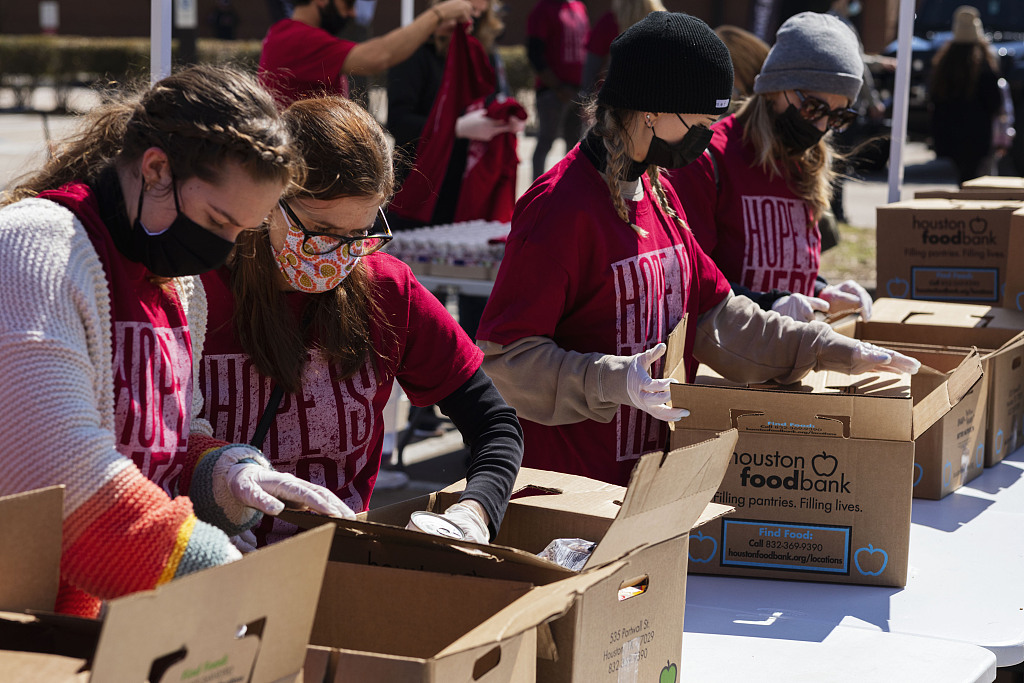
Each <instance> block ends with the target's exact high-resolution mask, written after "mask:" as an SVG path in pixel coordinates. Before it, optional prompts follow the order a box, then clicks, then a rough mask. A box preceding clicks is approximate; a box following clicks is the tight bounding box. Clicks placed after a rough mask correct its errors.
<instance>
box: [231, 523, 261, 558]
mask: <svg viewBox="0 0 1024 683" xmlns="http://www.w3.org/2000/svg"><path fill="white" fill-rule="evenodd" d="M228 540H229V541H231V545H233V546H235V547H236V548H238V550H240V551H241V553H242V554H243V555H245V554H246V553H251V552H252V551H254V550H256V534H254V533H253V532H252V529H247V530H245V531H243V532H242V533H240V534H238V535H237V536H232V537H231V538H229V539H228Z"/></svg>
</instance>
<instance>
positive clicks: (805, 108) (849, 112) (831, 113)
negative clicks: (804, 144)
mask: <svg viewBox="0 0 1024 683" xmlns="http://www.w3.org/2000/svg"><path fill="white" fill-rule="evenodd" d="M793 92H795V93H796V94H797V96H799V97H800V116H803V117H804V119H806V120H807V121H817V120H818V119H821V118H823V117H825V116H827V117H828V127H829V128H831V129H832V130H834V131H835V132H837V133H841V132H843V131H844V130H846V129H847V128H849V127H850V124H851V123H853V122H854V121H856V120H857V111H856V110H855V109H850V108H849V107H840V108H839V109H829V108H828V102H825V101H824V100H820V99H818V98H817V97H814V96H813V95H805V94H803V93H802V92H801V91H799V90H794V91H793ZM786 101H787V102H789V96H788V95H787V96H786ZM791 104H792V103H791Z"/></svg>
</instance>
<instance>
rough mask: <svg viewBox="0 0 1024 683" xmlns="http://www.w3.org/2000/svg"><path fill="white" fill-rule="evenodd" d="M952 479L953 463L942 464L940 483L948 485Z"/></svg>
mask: <svg viewBox="0 0 1024 683" xmlns="http://www.w3.org/2000/svg"><path fill="white" fill-rule="evenodd" d="M952 481H953V463H951V462H947V463H943V465H942V485H943V486H949V484H950V482H952Z"/></svg>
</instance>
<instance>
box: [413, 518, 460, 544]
mask: <svg viewBox="0 0 1024 683" xmlns="http://www.w3.org/2000/svg"><path fill="white" fill-rule="evenodd" d="M409 520H410V521H411V522H412V525H413V526H414V527H416V528H417V529H419V530H420V531H423V532H426V533H428V534H434V535H435V536H444V537H445V538H455V539H458V540H460V541H463V540H465V539H466V534H465V532H464V531H463V530H462V529H461V528H459V526H458V525H457V524H455V523H454V522H451V521H449V520H447V519H445V518H444V517H442V516H441V515H439V514H437V513H434V512H426V511H421V512H414V513H412V514H411V515H410V516H409Z"/></svg>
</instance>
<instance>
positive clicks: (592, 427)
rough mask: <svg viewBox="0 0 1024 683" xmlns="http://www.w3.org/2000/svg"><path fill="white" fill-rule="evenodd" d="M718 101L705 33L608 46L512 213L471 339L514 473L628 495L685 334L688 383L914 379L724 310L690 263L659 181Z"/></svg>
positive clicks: (701, 266)
mask: <svg viewBox="0 0 1024 683" xmlns="http://www.w3.org/2000/svg"><path fill="white" fill-rule="evenodd" d="M667 55H671V59H666V56H667ZM654 65H657V68H656V69H655V68H651V67H652V66H654ZM732 87H733V70H732V64H731V62H730V59H729V51H728V50H727V49H726V47H725V45H724V44H723V43H722V41H721V40H720V39H719V38H718V36H716V35H715V33H714V32H713V31H712V30H711V29H710V28H709V27H708V25H707V24H705V23H704V22H703V21H701V20H700V19H696V18H695V17H692V16H689V15H687V14H682V13H672V12H652V13H651V14H648V15H647V16H646V17H645V18H643V19H641V20H640V21H638V22H637V23H635V24H633V26H631V27H630V28H628V29H626V30H625V31H623V32H622V34H620V35H619V36H618V37H617V38H616V39H615V40H614V41H612V45H611V61H610V63H609V67H608V75H607V77H606V78H605V80H604V83H603V85H602V86H601V90H600V91H599V92H598V94H597V97H596V100H595V101H594V102H592V103H591V105H590V106H589V116H590V119H591V122H592V123H591V126H590V129H589V130H588V132H587V135H586V136H585V137H584V139H583V141H582V142H580V144H579V145H577V146H576V147H575V148H574V149H572V150H570V151H569V153H568V154H567V155H566V156H565V158H564V159H562V160H561V161H560V162H559V163H557V164H555V166H554V167H552V168H551V169H550V170H549V171H548V172H547V173H545V174H544V175H542V176H541V177H540V178H539V179H538V180H537V181H536V182H535V183H534V184H533V186H532V187H531V188H530V189H529V190H527V192H526V193H525V194H524V195H523V196H522V197H520V199H519V201H518V203H517V204H516V211H515V214H514V216H513V217H512V230H511V232H510V234H509V238H508V243H507V245H506V249H505V256H504V258H503V259H502V262H501V266H500V268H499V271H498V276H497V279H496V280H495V283H494V290H493V292H492V293H491V297H490V299H489V300H488V302H487V308H486V309H484V316H483V319H482V320H481V323H480V330H479V332H478V333H477V340H478V343H479V344H480V346H481V348H482V349H483V350H484V353H485V357H484V369H485V370H486V371H487V373H488V375H490V376H491V377H492V378H493V379H494V383H495V385H496V386H497V387H498V389H499V390H500V391H501V395H502V396H504V397H505V399H506V400H507V401H508V402H509V403H510V404H511V405H512V406H513V407H515V409H516V411H517V413H518V415H519V418H520V422H521V423H522V426H523V433H524V435H525V443H526V446H525V449H526V450H525V453H524V460H523V462H524V464H525V465H527V466H529V467H536V468H540V469H549V470H556V471H560V472H568V473H571V474H580V475H583V476H587V477H591V478H593V479H600V480H602V481H606V482H610V483H613V484H618V485H625V484H627V483H628V482H629V475H630V472H631V470H632V469H633V465H634V464H635V463H636V461H637V459H638V458H640V456H641V455H643V454H644V453H648V452H651V451H662V450H664V449H665V448H666V446H667V444H668V426H667V425H666V424H665V423H666V422H669V421H674V420H679V419H681V418H684V417H685V416H686V415H688V412H687V406H670V405H668V402H669V400H670V389H669V383H670V380H668V379H659V378H661V377H662V375H663V374H665V373H664V368H663V361H662V360H661V356H662V355H663V354H664V353H665V350H666V345H665V342H666V341H667V340H668V336H669V333H671V332H672V330H673V329H676V328H677V326H678V325H679V324H680V323H681V322H682V321H684V320H685V321H686V329H685V336H684V340H685V342H684V347H683V362H684V364H685V369H686V371H687V373H688V378H689V379H691V380H692V379H693V377H694V375H695V374H696V370H697V365H698V363H706V364H707V365H709V366H711V367H712V368H714V369H715V370H717V371H718V372H719V373H721V374H722V375H724V376H725V377H727V378H729V379H732V380H735V381H740V382H764V381H768V380H772V379H777V380H779V381H784V382H785V381H795V380H797V379H799V378H800V377H802V376H803V375H804V374H806V373H807V372H808V371H809V370H812V369H841V370H844V371H847V372H854V373H856V372H868V371H872V370H876V369H880V368H883V369H888V370H894V371H901V370H907V371H913V370H914V368H915V365H916V361H914V360H913V359H909V358H906V357H905V356H901V355H900V354H898V353H894V352H891V351H886V350H884V349H879V348H877V347H872V346H870V345H866V344H864V343H863V342H857V341H855V340H853V339H849V338H845V337H842V336H841V335H839V334H837V333H835V332H834V331H833V330H832V329H831V328H830V327H829V326H828V325H826V324H824V323H820V322H812V323H800V322H796V321H795V320H792V319H790V318H786V317H783V316H780V315H778V314H777V313H773V312H770V311H768V312H766V311H763V310H761V309H760V308H758V307H757V306H756V305H755V304H754V303H753V302H751V301H750V300H749V299H747V298H745V297H742V296H734V295H733V293H732V292H731V290H730V287H729V283H728V281H727V280H726V279H725V277H723V275H722V273H721V271H719V269H718V267H717V266H716V265H715V264H714V262H713V261H712V260H711V259H710V258H709V257H708V256H707V254H705V253H704V252H703V251H701V249H700V247H699V246H698V244H697V241H696V240H695V238H694V235H693V234H692V233H691V232H690V228H689V225H688V222H687V216H686V215H685V214H684V213H683V208H682V206H681V205H680V204H679V200H678V199H677V198H676V193H675V192H674V191H673V190H672V188H671V186H669V185H668V184H667V183H665V182H663V181H662V177H663V174H662V168H681V167H685V166H686V165H687V164H689V163H690V162H692V161H693V160H694V159H696V158H698V157H699V156H700V155H701V154H702V153H703V151H704V149H705V148H706V147H707V144H708V140H710V139H711V135H712V132H711V129H710V128H709V126H710V125H711V123H712V122H713V121H714V120H715V119H716V118H717V117H718V116H719V115H720V114H722V113H723V112H725V111H726V110H727V109H728V108H729V102H730V93H731V92H732Z"/></svg>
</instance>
